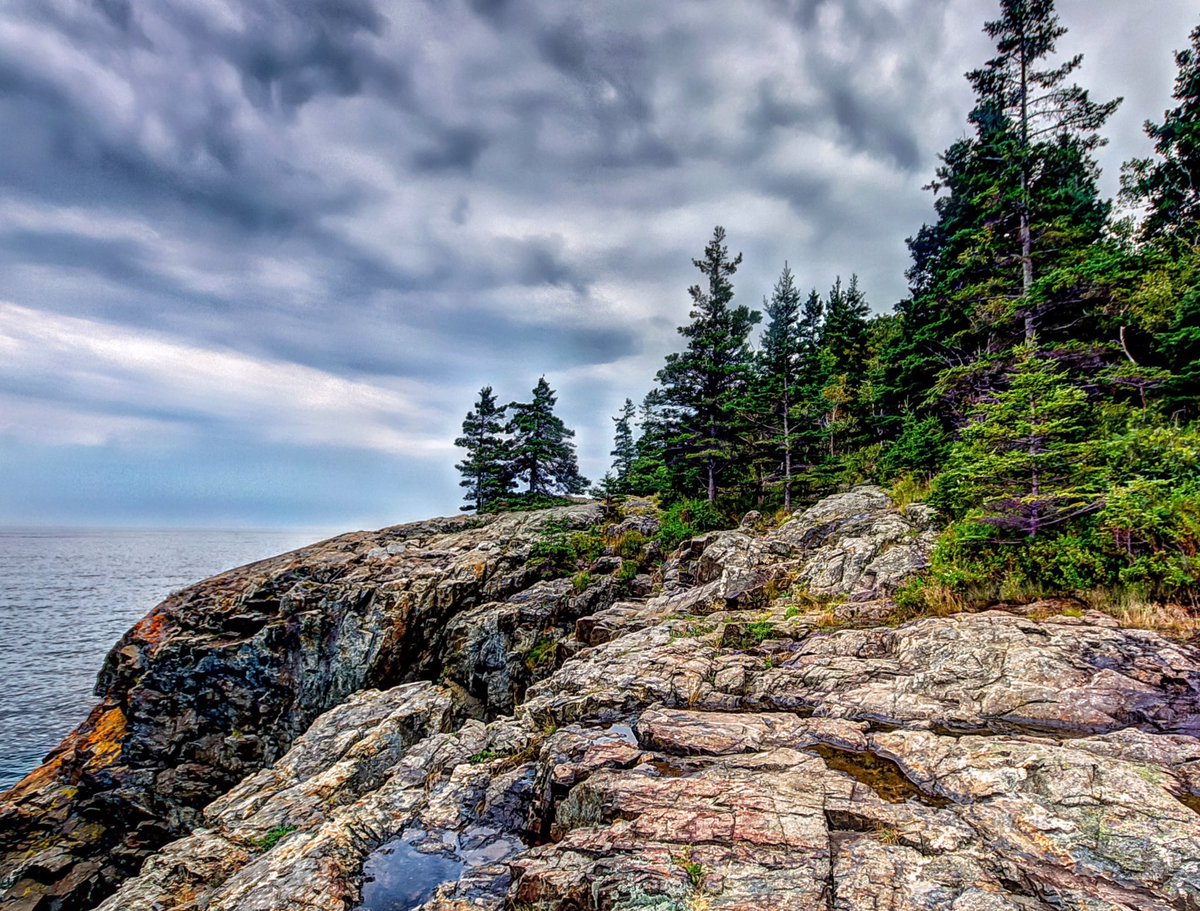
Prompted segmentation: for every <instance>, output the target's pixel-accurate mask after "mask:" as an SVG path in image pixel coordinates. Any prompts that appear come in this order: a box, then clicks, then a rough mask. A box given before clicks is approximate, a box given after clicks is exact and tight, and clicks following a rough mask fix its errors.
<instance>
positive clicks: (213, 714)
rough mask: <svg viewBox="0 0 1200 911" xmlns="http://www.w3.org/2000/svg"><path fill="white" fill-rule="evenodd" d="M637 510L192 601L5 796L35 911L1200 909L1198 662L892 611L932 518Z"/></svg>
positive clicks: (1153, 650) (429, 537)
mask: <svg viewBox="0 0 1200 911" xmlns="http://www.w3.org/2000/svg"><path fill="white" fill-rule="evenodd" d="M633 512H634V513H635V514H632V515H624V516H622V515H612V514H609V513H606V512H605V511H604V510H603V509H602V508H601V507H600V506H598V505H582V506H577V507H570V508H566V509H560V510H550V511H546V512H542V513H535V514H526V515H519V516H504V517H494V518H486V519H470V518H463V519H450V520H442V521H439V522H431V523H420V524H417V525H410V526H402V527H398V528H393V529H387V530H384V531H381V532H377V533H370V534H367V533H360V534H355V535H348V536H344V537H341V538H336V539H333V540H331V541H328V542H324V543H323V544H319V545H314V546H313V547H310V548H306V549H304V550H301V551H297V552H295V553H293V554H289V555H286V556H284V557H279V558H276V559H274V560H270V561H266V562H263V563H259V564H255V565H253V566H250V567H245V568H243V569H240V570H236V571H234V572H231V573H226V574H224V575H222V576H218V577H216V578H214V579H211V580H208V581H206V582H204V583H201V584H200V585H197V586H195V587H193V588H191V589H188V590H187V591H185V592H181V593H179V594H177V595H175V596H172V597H171V598H169V599H168V600H167V601H166V602H164V603H163V604H162V605H160V606H159V607H158V608H156V609H155V611H153V612H152V613H151V614H150V615H149V616H148V617H147V618H146V619H144V620H143V621H142V622H141V623H139V624H138V625H137V626H136V627H135V628H134V629H133V630H131V631H130V633H129V634H127V636H126V637H125V638H124V639H123V640H122V641H121V642H120V643H118V645H117V646H116V647H115V648H114V649H113V651H112V653H111V655H110V656H109V659H108V661H107V662H106V665H105V668H104V670H103V672H102V674H101V677H100V681H99V683H98V690H97V692H98V696H99V697H100V699H101V702H100V705H98V706H97V708H96V710H95V711H94V712H93V713H92V715H91V716H90V717H89V719H88V720H87V721H86V722H85V724H84V725H82V726H81V727H80V728H79V730H77V731H76V732H75V733H74V734H72V735H71V737H69V738H68V739H67V741H65V742H64V744H63V745H62V746H61V747H60V748H59V749H58V750H57V751H56V752H55V753H54V754H52V755H51V756H50V757H49V758H48V760H47V763H46V764H45V765H44V766H42V768H40V769H38V770H37V771H36V772H34V773H33V774H32V775H30V776H29V777H28V778H27V779H26V780H25V781H23V782H22V783H21V784H19V785H18V786H17V787H16V788H14V789H13V790H12V791H10V792H9V793H8V794H7V795H5V796H4V798H3V801H2V802H0V852H2V860H0V886H3V887H5V888H6V889H7V891H6V892H5V903H4V907H6V908H14V909H15V908H21V909H66V911H73V909H84V908H93V907H97V906H98V907H100V908H102V909H104V911H117V909H121V911H152V909H154V911H164V909H180V911H182V909H207V911H234V909H239V911H253V909H260V911H283V909H313V911H315V909H322V911H324V909H348V908H353V907H363V908H367V909H371V911H385V909H387V911H390V909H418V908H420V909H424V911H434V909H441V911H449V909H467V908H472V909H489V908H490V909H497V911H498V909H502V908H509V909H538V911H568V909H572V911H582V909H614V911H615V909H635V908H641V909H658V911H669V909H755V911H763V909H793V908H794V909H822V911H829V909H845V911H851V909H883V908H889V909H953V911H993V909H994V911H1000V909H1007V911H1033V909H1039V911H1040V909H1045V911H1050V909H1063V908H1066V909H1079V911H1084V909H1087V911H1098V909H1128V911H1134V909H1195V908H1200V739H1198V737H1200V653H1198V652H1197V650H1196V649H1195V648H1194V647H1192V646H1190V645H1187V644H1183V643H1179V642H1174V641H1171V640H1168V639H1165V638H1163V637H1161V636H1158V635H1156V634H1154V633H1151V632H1146V631H1141V630H1128V629H1120V628H1118V627H1117V626H1116V624H1115V623H1113V622H1112V621H1111V620H1110V619H1108V618H1107V617H1104V616H1101V615H1098V614H1091V613H1086V612H1081V611H1080V610H1077V609H1075V607H1074V606H1071V605H1065V606H1064V605H1033V606H1030V607H1026V608H1022V609H1021V610H1020V611H1017V610H1016V609H1009V610H1004V609H999V608H997V609H993V610H988V611H982V612H978V613H970V614H958V615H953V616H946V617H925V618H918V619H913V620H909V621H908V622H899V620H898V616H897V612H896V611H894V610H893V605H892V604H891V601H890V595H891V593H892V592H893V591H894V590H895V589H896V587H897V585H899V584H900V582H902V581H903V579H904V578H905V577H906V576H907V575H908V574H910V573H911V572H912V571H914V570H915V569H917V568H919V567H920V566H922V565H923V562H924V560H925V559H926V557H927V554H928V550H929V546H930V543H931V541H932V532H931V531H930V527H929V526H930V522H931V516H930V514H929V513H928V511H927V510H925V509H924V508H922V507H910V508H909V509H907V510H905V511H898V510H896V509H894V508H893V507H892V505H891V503H890V501H888V499H887V497H886V496H885V495H884V494H883V493H882V492H881V491H878V490H875V489H871V488H863V489H859V490H856V491H853V492H851V493H849V494H845V495H841V496H838V497H833V498H830V499H829V500H826V501H823V502H822V503H820V504H818V505H817V506H815V507H813V508H812V509H810V510H807V511H806V512H803V513H798V514H797V515H795V516H793V517H792V518H791V519H790V520H789V521H787V522H786V523H784V524H783V525H782V526H780V527H778V528H772V529H765V528H762V527H761V525H762V523H761V521H760V520H757V518H756V517H754V516H751V517H748V519H747V521H746V522H744V523H743V525H742V527H740V528H739V529H737V530H734V531H727V532H714V533H711V534H708V535H705V536H703V537H701V538H697V539H694V540H692V541H690V542H686V543H685V544H684V545H683V546H682V547H681V548H679V549H678V550H677V551H676V552H675V553H674V554H673V555H670V557H669V559H667V560H666V561H665V562H661V564H660V558H661V556H662V555H660V554H656V553H655V546H654V544H653V543H652V542H651V541H649V540H648V535H649V534H651V533H652V532H653V530H654V524H655V520H654V518H653V516H652V515H648V514H636V513H639V512H644V511H641V510H637V509H635V510H633ZM1064 608H1065V609H1064ZM114 890H116V891H115V892H114Z"/></svg>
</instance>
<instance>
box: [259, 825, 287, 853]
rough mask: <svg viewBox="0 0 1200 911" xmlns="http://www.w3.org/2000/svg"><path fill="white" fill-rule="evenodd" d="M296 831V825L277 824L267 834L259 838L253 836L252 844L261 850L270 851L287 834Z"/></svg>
mask: <svg viewBox="0 0 1200 911" xmlns="http://www.w3.org/2000/svg"><path fill="white" fill-rule="evenodd" d="M295 831H296V827H295V826H276V827H275V828H274V829H272V830H271V831H270V832H268V833H267V834H266V835H262V836H259V837H258V838H251V839H250V844H252V845H253V846H254V847H256V848H258V850H260V851H270V850H271V849H272V848H273V847H275V846H276V845H277V844H279V842H280V841H282V840H283V839H284V838H286V837H287V836H289V835H291V834H292V833H293V832H295Z"/></svg>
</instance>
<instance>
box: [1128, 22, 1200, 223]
mask: <svg viewBox="0 0 1200 911" xmlns="http://www.w3.org/2000/svg"><path fill="white" fill-rule="evenodd" d="M1191 40H1192V46H1191V47H1190V48H1187V49H1185V50H1182V51H1179V52H1177V53H1176V54H1175V62H1176V64H1177V65H1178V67H1179V73H1178V75H1177V76H1176V78H1175V93H1174V97H1175V100H1176V101H1177V102H1178V104H1177V105H1176V106H1175V107H1174V108H1172V109H1171V110H1169V111H1167V112H1166V114H1165V115H1164V116H1163V121H1162V123H1153V122H1152V121H1147V122H1146V134H1147V135H1148V136H1149V137H1150V138H1151V139H1153V140H1154V150H1155V152H1156V153H1157V154H1158V159H1157V160H1155V159H1151V158H1146V159H1141V160H1138V161H1134V162H1130V163H1129V165H1127V166H1126V172H1125V175H1124V192H1125V194H1126V196H1127V197H1132V198H1134V199H1137V200H1139V201H1142V202H1144V203H1145V204H1146V205H1147V207H1148V212H1147V215H1146V219H1145V221H1144V222H1143V226H1142V228H1143V234H1144V236H1145V237H1147V238H1151V239H1154V238H1163V237H1171V238H1178V239H1179V240H1180V241H1182V242H1184V243H1185V244H1191V245H1196V244H1200V26H1198V27H1197V28H1196V29H1194V30H1193V31H1192V34H1191Z"/></svg>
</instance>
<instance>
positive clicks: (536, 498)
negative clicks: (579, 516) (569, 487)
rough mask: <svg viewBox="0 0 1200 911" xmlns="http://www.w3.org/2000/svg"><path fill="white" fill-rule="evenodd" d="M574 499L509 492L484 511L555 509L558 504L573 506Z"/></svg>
mask: <svg viewBox="0 0 1200 911" xmlns="http://www.w3.org/2000/svg"><path fill="white" fill-rule="evenodd" d="M573 503H574V501H573V500H569V499H567V498H566V497H555V496H548V495H546V494H540V493H536V494H531V493H518V494H509V495H508V496H505V497H501V498H499V499H497V500H494V501H493V502H491V503H489V504H488V505H487V506H486V507H484V509H483V510H482V512H484V513H497V512H537V511H539V510H542V509H554V508H555V507H557V506H571V505H573Z"/></svg>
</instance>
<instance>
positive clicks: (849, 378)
mask: <svg viewBox="0 0 1200 911" xmlns="http://www.w3.org/2000/svg"><path fill="white" fill-rule="evenodd" d="M870 312H871V308H870V307H869V306H868V304H867V301H866V298H865V297H864V296H863V294H862V291H861V290H860V289H859V287H858V276H857V275H855V276H852V277H851V279H850V284H849V285H848V286H846V287H843V286H842V279H841V277H840V276H839V277H838V279H837V281H836V282H834V285H833V287H832V288H831V289H830V291H829V297H828V298H827V299H826V302H825V322H824V324H823V325H822V327H821V338H820V365H819V368H818V369H819V370H820V373H821V374H822V375H823V376H824V377H825V384H824V386H823V387H822V389H821V398H822V400H823V401H824V404H825V412H824V417H823V419H822V426H823V427H824V430H825V437H826V441H827V446H828V451H829V455H830V456H834V455H836V454H837V452H838V449H839V444H840V448H841V449H843V450H845V449H846V448H847V447H848V446H849V445H850V444H851V443H852V442H853V440H854V437H855V436H856V435H857V434H858V433H859V432H860V431H861V429H862V423H863V422H862V419H863V417H864V415H863V408H862V397H861V393H862V387H863V382H864V380H865V378H866V371H867V317H868V316H869V315H870Z"/></svg>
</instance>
